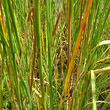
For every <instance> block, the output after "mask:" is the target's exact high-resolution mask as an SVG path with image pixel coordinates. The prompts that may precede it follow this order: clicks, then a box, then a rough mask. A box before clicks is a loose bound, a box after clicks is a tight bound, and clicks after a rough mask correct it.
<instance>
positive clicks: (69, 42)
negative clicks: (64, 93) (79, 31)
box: [67, 0, 71, 110]
mask: <svg viewBox="0 0 110 110" xmlns="http://www.w3.org/2000/svg"><path fill="white" fill-rule="evenodd" d="M70 52H71V0H69V22H68V67H69V64H70ZM69 85H70V83H68V105H67V108H68V110H70V95H69V91H70V89H69Z"/></svg>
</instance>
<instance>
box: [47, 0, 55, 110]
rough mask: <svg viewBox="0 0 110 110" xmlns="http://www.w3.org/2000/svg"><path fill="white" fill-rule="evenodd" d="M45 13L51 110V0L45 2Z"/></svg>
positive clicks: (51, 109)
mask: <svg viewBox="0 0 110 110" xmlns="http://www.w3.org/2000/svg"><path fill="white" fill-rule="evenodd" d="M46 11H47V39H48V67H49V86H50V87H49V90H50V110H53V92H52V68H51V50H50V43H51V36H52V31H51V0H46Z"/></svg>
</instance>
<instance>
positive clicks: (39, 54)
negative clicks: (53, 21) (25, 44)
mask: <svg viewBox="0 0 110 110" xmlns="http://www.w3.org/2000/svg"><path fill="white" fill-rule="evenodd" d="M33 7H34V28H35V37H36V41H37V43H36V44H37V59H38V70H39V76H40V85H41V94H42V98H41V110H45V109H46V102H45V90H44V77H43V71H42V50H41V28H40V0H33Z"/></svg>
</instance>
